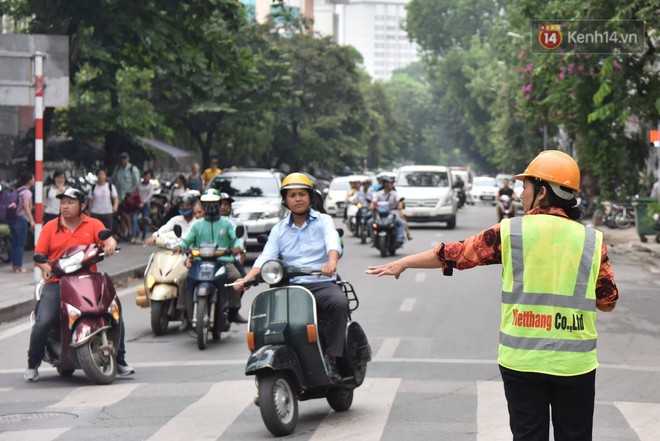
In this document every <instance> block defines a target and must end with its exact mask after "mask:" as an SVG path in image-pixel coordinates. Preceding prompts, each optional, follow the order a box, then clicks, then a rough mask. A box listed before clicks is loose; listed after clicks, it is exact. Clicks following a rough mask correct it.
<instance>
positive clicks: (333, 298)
mask: <svg viewBox="0 0 660 441" xmlns="http://www.w3.org/2000/svg"><path fill="white" fill-rule="evenodd" d="M280 194H281V196H282V204H283V205H284V206H285V207H287V208H288V209H289V210H290V211H291V214H290V215H289V216H287V217H286V218H284V219H282V220H281V221H280V222H279V223H278V224H276V225H275V226H274V227H273V229H272V230H271V232H270V235H269V236H268V241H267V242H266V245H265V246H264V250H263V252H262V253H261V255H260V256H259V257H258V258H257V260H256V261H255V262H254V266H253V267H252V269H251V270H250V271H249V272H248V274H247V275H246V276H245V277H243V278H241V279H238V280H237V281H236V282H243V281H245V280H249V279H251V278H253V277H255V276H257V275H258V274H259V273H260V271H261V266H262V265H263V264H264V263H265V262H267V261H269V260H273V259H280V260H282V261H284V264H285V265H294V266H300V267H311V268H313V269H315V270H320V271H321V272H322V273H323V275H322V276H301V277H296V278H294V279H292V283H293V284H299V285H304V286H305V287H306V288H307V289H309V290H310V291H311V292H312V294H313V295H314V297H315V298H316V304H317V308H318V310H319V315H320V316H321V318H322V319H325V326H323V329H322V334H323V335H324V336H325V338H326V343H327V344H326V348H325V354H324V359H325V364H326V367H327V370H328V373H329V377H330V379H331V380H332V381H333V382H340V381H341V376H340V375H339V372H338V370H337V365H336V363H335V359H336V358H337V357H341V356H342V355H343V352H344V340H345V338H346V336H345V333H346V324H347V322H348V300H347V299H346V296H345V295H344V293H343V292H342V289H341V288H340V287H339V285H337V283H335V282H336V280H337V279H336V274H335V273H336V271H337V262H338V260H339V256H340V253H341V245H340V242H339V234H338V233H337V230H336V229H335V224H334V222H333V221H332V218H331V217H330V216H328V215H327V214H321V213H319V212H318V211H316V210H314V209H312V208H311V207H312V206H313V203H314V197H315V196H314V185H313V184H312V181H311V180H310V179H309V178H308V177H307V176H306V175H304V174H302V173H292V174H290V175H288V176H287V177H286V178H284V180H283V181H282V187H281V189H280ZM234 289H236V290H244V289H246V288H245V287H244V286H243V285H238V286H236V287H235V288H234Z"/></svg>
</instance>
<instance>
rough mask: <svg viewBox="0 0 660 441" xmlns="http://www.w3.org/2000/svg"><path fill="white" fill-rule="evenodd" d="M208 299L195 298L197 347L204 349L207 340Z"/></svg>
mask: <svg viewBox="0 0 660 441" xmlns="http://www.w3.org/2000/svg"><path fill="white" fill-rule="evenodd" d="M208 309H209V308H208V299H207V298H206V297H198V298H197V329H196V330H197V347H198V348H199V349H200V350H202V349H206V342H207V341H208V338H209V318H208Z"/></svg>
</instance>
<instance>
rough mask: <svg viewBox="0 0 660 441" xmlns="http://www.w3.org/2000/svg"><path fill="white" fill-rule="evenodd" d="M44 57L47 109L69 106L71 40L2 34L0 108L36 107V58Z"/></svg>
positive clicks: (44, 84) (0, 47) (43, 36)
mask: <svg viewBox="0 0 660 441" xmlns="http://www.w3.org/2000/svg"><path fill="white" fill-rule="evenodd" d="M37 53H42V54H43V55H44V66H43V70H44V78H43V86H44V90H43V97H44V106H45V107H66V106H68V105H69V37H67V36H66V35H37V34H1V35H0V106H34V104H35V99H34V98H35V90H34V87H35V65H34V56H35V54H37Z"/></svg>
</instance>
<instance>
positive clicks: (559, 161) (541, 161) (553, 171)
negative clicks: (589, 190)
mask: <svg viewBox="0 0 660 441" xmlns="http://www.w3.org/2000/svg"><path fill="white" fill-rule="evenodd" d="M526 177H530V178H537V179H541V180H543V181H547V182H548V183H549V184H550V186H551V187H552V189H553V191H554V192H555V193H556V194H557V195H558V196H559V197H561V198H562V199H571V198H572V197H574V196H575V195H574V194H572V193H571V192H567V191H564V190H562V189H560V188H559V187H560V186H562V187H567V188H570V189H571V190H573V191H574V192H578V191H580V168H579V167H578V165H577V163H576V162H575V160H574V159H573V158H572V157H571V156H570V155H567V154H566V153H564V152H562V151H559V150H545V151H543V152H541V153H539V154H538V156H537V157H536V158H534V159H533V160H532V162H530V163H529V165H528V166H527V168H526V169H525V171H524V172H522V173H520V174H518V175H515V176H514V177H513V178H514V179H518V180H522V179H524V178H526Z"/></svg>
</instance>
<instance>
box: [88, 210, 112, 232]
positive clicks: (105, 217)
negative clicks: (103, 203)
mask: <svg viewBox="0 0 660 441" xmlns="http://www.w3.org/2000/svg"><path fill="white" fill-rule="evenodd" d="M90 216H91V217H93V218H94V219H98V220H100V221H101V222H103V226H104V227H105V228H107V229H108V230H112V222H113V221H114V217H115V216H114V214H112V213H108V214H98V213H90Z"/></svg>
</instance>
